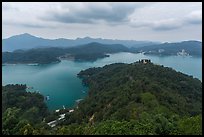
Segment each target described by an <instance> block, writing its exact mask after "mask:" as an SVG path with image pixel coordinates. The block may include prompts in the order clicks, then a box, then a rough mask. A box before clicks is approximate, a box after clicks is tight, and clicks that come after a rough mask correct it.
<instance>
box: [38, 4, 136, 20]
mask: <svg viewBox="0 0 204 137" xmlns="http://www.w3.org/2000/svg"><path fill="white" fill-rule="evenodd" d="M137 7H138V6H136V5H135V4H127V3H126V4H118V3H117V4H114V3H111V4H109V5H107V6H106V7H103V6H97V5H94V4H90V5H88V4H87V5H86V8H84V9H74V8H70V7H67V9H69V10H64V11H63V10H61V11H57V10H56V11H49V12H50V13H49V16H46V17H41V19H43V20H51V21H58V22H63V23H99V22H110V23H117V22H118V23H121V22H127V21H128V15H130V14H131V13H133V12H134V10H135V8H137ZM63 8H65V7H63ZM65 9H66V8H65Z"/></svg>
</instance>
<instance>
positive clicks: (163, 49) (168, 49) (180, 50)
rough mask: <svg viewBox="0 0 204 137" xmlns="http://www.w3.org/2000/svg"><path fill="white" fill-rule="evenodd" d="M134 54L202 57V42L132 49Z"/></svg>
mask: <svg viewBox="0 0 204 137" xmlns="http://www.w3.org/2000/svg"><path fill="white" fill-rule="evenodd" d="M131 51H133V52H144V54H152V55H191V56H202V42H200V41H182V42H177V43H163V44H157V45H151V46H144V47H139V48H132V49H131Z"/></svg>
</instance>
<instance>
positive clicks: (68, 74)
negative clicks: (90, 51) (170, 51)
mask: <svg viewBox="0 0 204 137" xmlns="http://www.w3.org/2000/svg"><path fill="white" fill-rule="evenodd" d="M139 59H151V61H152V62H153V63H156V64H160V65H164V66H167V67H172V68H173V69H175V70H176V71H180V72H183V73H185V74H188V75H192V76H193V77H196V78H198V79H200V80H202V58H197V57H190V56H186V57H182V56H166V57H161V56H149V55H144V54H141V53H140V54H132V53H124V52H122V53H116V54H110V57H107V58H103V59H98V60H97V61H94V62H74V61H68V60H63V61H62V62H60V63H56V64H54V63H53V64H46V65H36V66H35V65H25V64H17V65H6V66H2V84H3V85H6V84H26V85H27V86H32V87H34V89H32V90H31V91H36V90H37V91H39V92H40V93H41V94H43V95H44V96H47V95H49V96H50V100H48V101H46V103H47V105H48V108H49V109H50V110H55V109H60V108H63V105H64V106H65V107H66V108H70V107H73V106H74V105H75V104H76V100H77V99H83V98H84V97H85V96H87V92H88V88H87V87H85V86H83V85H82V80H81V79H79V78H77V74H78V73H79V72H80V70H84V69H87V68H90V67H101V66H104V65H107V64H111V63H116V62H118V63H119V62H122V63H132V62H135V61H138V60H139Z"/></svg>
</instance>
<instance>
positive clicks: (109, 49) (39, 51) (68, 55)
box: [2, 42, 129, 64]
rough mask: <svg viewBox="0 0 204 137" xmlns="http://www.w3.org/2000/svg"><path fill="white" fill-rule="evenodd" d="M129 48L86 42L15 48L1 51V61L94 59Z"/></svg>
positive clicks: (27, 61) (33, 61)
mask: <svg viewBox="0 0 204 137" xmlns="http://www.w3.org/2000/svg"><path fill="white" fill-rule="evenodd" d="M127 51H129V49H128V48H127V47H125V46H123V45H121V44H101V43H96V42H92V43H88V44H84V45H79V46H77V47H72V48H57V47H52V48H36V49H30V50H16V51H14V52H3V55H2V63H8V64H12V63H14V64H16V63H39V64H46V63H52V62H59V61H60V59H59V57H60V58H64V59H74V60H75V61H95V60H97V59H98V58H103V57H108V55H106V54H107V53H117V52H127Z"/></svg>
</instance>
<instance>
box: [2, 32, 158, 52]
mask: <svg viewBox="0 0 204 137" xmlns="http://www.w3.org/2000/svg"><path fill="white" fill-rule="evenodd" d="M91 42H98V43H102V44H123V45H125V46H127V47H141V46H149V45H153V44H157V43H159V42H151V41H136V40H113V39H101V38H90V37H85V38H76V39H65V38H58V39H44V38H41V37H36V36H33V35H30V34H28V33H24V34H20V35H15V36H12V37H10V38H7V39H3V40H2V45H3V48H2V49H3V51H14V50H17V49H31V48H38V47H73V46H77V45H82V44H88V43H91Z"/></svg>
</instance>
